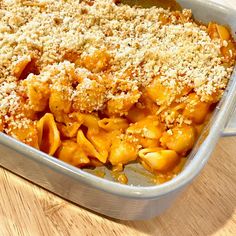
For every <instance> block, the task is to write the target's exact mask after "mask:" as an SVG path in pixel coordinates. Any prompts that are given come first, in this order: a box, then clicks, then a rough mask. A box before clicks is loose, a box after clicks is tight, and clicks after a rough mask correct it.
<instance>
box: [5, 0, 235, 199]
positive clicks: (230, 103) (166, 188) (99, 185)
mask: <svg viewBox="0 0 236 236" xmlns="http://www.w3.org/2000/svg"><path fill="white" fill-rule="evenodd" d="M195 2H196V3H199V4H204V5H209V6H213V7H214V8H220V9H222V10H224V11H227V12H229V13H228V14H229V15H231V14H232V16H233V14H235V15H236V10H234V9H231V8H229V7H226V6H223V5H222V4H219V3H215V2H212V1H207V2H205V1H204V0H195ZM235 20H236V17H235ZM234 91H236V67H235V68H234V71H233V74H232V75H231V78H230V81H229V84H228V86H227V89H226V91H225V93H224V95H223V97H222V99H221V101H220V103H219V107H221V108H220V109H217V108H216V110H215V112H214V115H213V118H212V123H213V125H212V126H211V128H210V131H209V134H208V136H207V137H206V139H205V140H204V142H203V143H202V145H201V146H200V148H199V149H198V151H197V152H196V154H194V158H193V159H192V160H191V161H190V162H189V164H188V165H187V166H186V168H184V169H183V170H182V171H181V173H179V174H178V175H177V176H176V177H175V178H173V179H172V180H170V181H168V182H166V183H163V184H160V185H154V186H146V187H145V186H131V185H123V184H120V183H117V182H112V181H110V180H106V179H104V178H100V177H97V176H95V175H92V174H90V173H87V172H85V171H83V170H82V169H79V168H77V167H74V166H72V165H70V164H67V163H65V162H63V161H60V160H58V159H56V158H54V157H51V156H49V155H47V154H45V153H43V152H41V151H39V150H36V149H34V148H32V147H30V146H28V145H26V144H24V143H21V142H20V141H18V140H16V139H14V138H12V137H10V136H8V135H6V134H4V133H0V145H1V144H3V145H4V146H6V147H8V148H10V149H12V150H14V151H16V152H18V153H20V154H22V155H23V156H24V157H25V158H31V159H33V160H34V161H35V162H38V163H40V164H43V165H46V166H48V167H50V168H52V169H53V170H54V171H56V172H60V173H63V174H66V175H68V176H71V177H72V178H74V179H75V180H76V181H79V182H82V183H83V184H86V185H88V186H90V187H92V188H95V189H98V190H101V191H104V192H107V193H110V194H115V195H118V196H122V197H126V198H135V199H154V198H159V197H161V196H164V195H166V194H170V193H172V192H175V191H177V190H178V189H180V188H182V187H184V186H185V185H187V184H188V183H189V182H191V181H192V180H193V179H194V178H195V177H196V176H197V175H198V174H199V173H200V171H201V170H202V168H203V167H204V165H205V164H206V163H207V161H208V159H209V156H210V154H209V153H211V150H212V149H213V147H214V146H215V144H216V142H217V140H218V138H219V137H220V135H221V132H222V130H223V129H224V127H225V125H226V123H227V122H228V119H229V117H230V114H231V113H232V111H233V109H234V106H235V105H234V104H235V103H236V92H234ZM209 150H210V151H209ZM192 152H193V151H192Z"/></svg>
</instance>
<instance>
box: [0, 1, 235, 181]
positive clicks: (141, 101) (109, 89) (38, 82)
mask: <svg viewBox="0 0 236 236" xmlns="http://www.w3.org/2000/svg"><path fill="white" fill-rule="evenodd" d="M32 2H33V3H34V4H30V5H28V4H29V1H16V2H15V3H14V4H13V5H12V4H11V3H10V1H3V3H2V6H1V7H2V9H3V10H4V12H5V13H4V12H3V13H2V15H1V20H0V21H1V22H0V23H1V24H0V38H3V39H4V40H3V43H1V46H0V132H4V133H6V134H8V135H10V136H12V137H14V138H16V139H18V140H20V141H22V142H24V143H26V144H28V145H31V146H32V147H34V148H37V149H39V150H41V151H43V152H45V153H47V154H49V155H51V156H54V157H56V158H58V159H60V160H62V161H65V162H67V163H69V164H71V165H73V166H76V167H79V168H94V167H97V166H104V165H105V166H107V167H108V168H111V169H112V170H113V171H115V172H122V171H123V169H124V168H125V165H127V164H129V163H132V162H139V163H140V164H141V165H143V167H144V168H145V169H147V170H148V171H150V172H152V173H153V174H154V175H156V176H157V177H158V178H160V177H163V179H164V180H169V179H171V178H173V177H174V176H175V175H176V174H177V172H178V171H180V170H181V167H182V166H183V163H184V161H185V160H186V158H187V156H188V154H189V152H190V151H191V150H192V148H193V146H194V144H195V142H196V140H197V138H198V136H199V134H200V133H201V130H202V128H203V126H204V124H205V123H206V121H207V120H208V118H209V114H210V113H211V111H212V109H213V108H214V106H215V105H216V104H217V102H218V101H219V100H220V98H221V97H222V95H223V93H224V90H225V88H226V86H227V83H228V80H229V78H230V75H231V73H232V71H233V66H234V65H235V58H236V48H235V42H234V41H233V39H232V36H231V34H230V31H229V30H228V29H227V28H226V27H225V26H223V25H219V24H217V23H214V22H211V23H209V24H208V25H207V26H206V25H201V24H199V23H196V22H194V20H193V18H192V14H191V11H190V10H187V9H184V10H182V11H181V12H179V11H175V12H170V11H169V10H164V9H161V8H156V7H153V8H150V9H145V8H139V7H129V6H126V5H119V4H116V3H115V1H112V0H94V1H78V0H70V1H63V0H59V1H55V2H56V3H55V2H54V1H43V2H42V3H40V2H39V1H36V0H35V1H32ZM16 9H17V10H16ZM26 9H28V10H27V11H26ZM29 9H30V10H29ZM42 9H43V10H42ZM6 12H7V13H6ZM9 17H10V18H9ZM10 24H12V25H11V27H10V28H9V27H8V26H9V25H10ZM13 38H14V39H13ZM177 169H178V171H177ZM118 179H119V180H120V182H122V183H126V182H127V178H126V177H125V176H124V175H123V174H122V177H121V178H118Z"/></svg>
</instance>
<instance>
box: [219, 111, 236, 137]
mask: <svg viewBox="0 0 236 236" xmlns="http://www.w3.org/2000/svg"><path fill="white" fill-rule="evenodd" d="M222 136H223V137H230V136H236V108H235V110H234V112H233V113H232V114H231V116H230V119H229V121H228V123H227V124H226V127H225V129H224V130H223V132H222Z"/></svg>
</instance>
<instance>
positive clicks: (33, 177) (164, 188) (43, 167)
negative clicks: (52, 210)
mask: <svg viewBox="0 0 236 236" xmlns="http://www.w3.org/2000/svg"><path fill="white" fill-rule="evenodd" d="M178 2H179V3H180V5H181V6H182V7H183V8H190V9H192V11H193V14H194V16H195V18H196V19H197V20H200V21H202V22H209V21H212V20H213V21H216V22H219V23H221V24H226V25H229V26H230V27H231V29H232V32H233V33H234V32H235V31H236V12H235V11H233V10H231V9H229V8H226V7H224V6H222V5H218V4H215V3H213V2H211V1H205V0H194V1H190V0H179V1H178ZM234 34H235V33H234ZM234 36H235V35H234ZM235 104H236V70H234V74H233V75H232V77H231V80H230V83H229V85H228V88H227V90H226V92H225V94H224V97H223V98H222V100H221V102H220V103H219V105H218V106H217V108H216V110H215V112H214V115H213V117H212V119H211V121H210V123H209V125H208V126H207V127H206V129H205V131H204V132H203V134H202V136H201V137H200V139H199V141H198V142H197V144H196V145H195V148H194V149H193V151H192V152H191V154H190V155H189V158H188V162H187V164H186V166H185V168H184V170H183V171H182V172H181V173H180V174H179V175H178V176H177V177H175V178H174V179H173V180H171V181H169V182H167V183H164V184H162V185H152V184H151V182H150V178H149V177H148V176H147V174H142V173H140V172H143V171H142V170H141V169H139V168H141V167H139V165H135V164H132V165H131V166H128V167H127V168H126V174H127V175H128V178H129V183H131V185H122V184H119V183H116V182H113V181H111V180H109V178H110V177H109V173H107V175H106V176H107V178H108V179H106V178H100V177H97V176H95V175H93V174H91V173H88V172H86V171H84V170H80V169H78V168H75V167H73V166H71V165H68V164H66V163H64V162H62V161H60V160H57V159H56V158H53V157H50V156H48V155H46V154H44V153H42V152H40V151H37V150H35V149H33V148H31V147H28V146H27V145H25V144H23V143H21V142H18V141H17V140H14V139H13V138H11V137H8V136H7V135H5V134H3V133H0V152H1V154H0V165H1V166H3V167H4V168H6V169H8V170H10V171H12V172H14V173H16V174H18V175H20V176H22V177H24V178H26V179H28V180H30V181H32V182H33V183H35V184H38V185H39V186H42V187H44V188H46V189H48V190H49V191H51V192H53V193H56V194H58V195H59V196H61V197H63V198H65V199H68V200H70V201H72V202H74V203H77V204H79V205H81V206H83V207H85V208H88V209H90V210H92V211H95V212H98V213H101V214H103V215H106V216H110V217H113V218H118V219H123V220H134V219H148V218H151V217H154V216H156V215H159V214H160V213H161V212H163V210H165V209H166V208H168V207H169V206H170V205H171V204H172V202H173V201H174V199H175V198H176V197H177V196H178V194H179V193H180V192H181V191H183V190H184V188H185V187H186V186H187V185H188V184H190V183H191V182H192V181H193V179H194V178H195V177H196V176H197V175H198V174H199V172H200V171H201V170H202V168H203V167H204V165H205V164H206V162H207V160H208V158H209V157H210V155H211V152H212V150H213V149H214V147H215V145H216V143H217V140H218V138H219V137H220V136H221V135H234V134H236V113H235V114H233V110H234V107H235ZM230 117H232V118H231V121H230V122H229V119H230ZM227 123H228V126H227V128H226V129H225V127H226V124H227Z"/></svg>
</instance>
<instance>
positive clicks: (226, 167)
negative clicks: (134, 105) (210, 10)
mask: <svg viewBox="0 0 236 236" xmlns="http://www.w3.org/2000/svg"><path fill="white" fill-rule="evenodd" d="M217 2H223V3H226V4H229V5H230V4H231V6H233V7H236V0H228V1H226V0H225V1H220V0H217ZM104 204H105V203H104ZM8 235H9V236H15V235H16V236H18V235H19V236H25V235H26V236H28V235H29V236H44V235H45V236H54V235H55V236H57V235H59V236H64V235H65V236H70V235H111V236H112V235H168V236H172V235H181V236H185V235H187V236H188V235H197V236H198V235H200V236H201V235H217V236H218V235H222V236H224V235H227V236H230V235H232V236H234V235H236V138H222V139H221V140H220V141H219V143H218V146H217V148H216V149H215V152H214V153H213V155H212V157H211V159H210V161H209V162H208V164H207V166H206V167H205V169H204V170H203V172H202V173H201V175H200V176H199V177H198V178H197V179H196V180H195V181H194V183H193V184H192V185H191V186H190V187H188V189H187V190H186V191H185V192H184V193H183V194H182V195H181V196H180V197H179V199H178V200H177V201H176V202H175V204H174V205H173V206H172V208H170V209H169V210H167V211H166V212H165V213H164V214H163V215H162V216H160V217H156V218H154V219H152V220H148V221H133V222H131V221H127V222H124V221H119V220H113V219H108V218H105V217H103V216H99V215H96V214H95V213H92V212H89V211H87V210H85V209H83V208H81V207H79V206H77V205H74V204H72V203H69V202H67V201H65V200H63V199H61V198H59V197H57V196H55V195H53V194H52V193H49V192H47V191H46V190H43V189H41V188H39V187H37V186H35V185H33V184H31V183H29V182H28V181H26V180H24V179H21V178H19V177H18V176H16V175H14V174H12V173H10V172H8V171H6V170H4V169H2V168H0V236H8Z"/></svg>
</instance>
